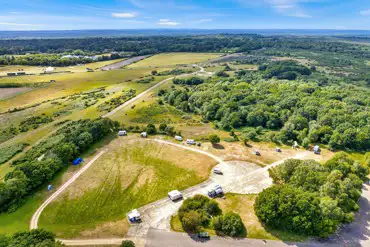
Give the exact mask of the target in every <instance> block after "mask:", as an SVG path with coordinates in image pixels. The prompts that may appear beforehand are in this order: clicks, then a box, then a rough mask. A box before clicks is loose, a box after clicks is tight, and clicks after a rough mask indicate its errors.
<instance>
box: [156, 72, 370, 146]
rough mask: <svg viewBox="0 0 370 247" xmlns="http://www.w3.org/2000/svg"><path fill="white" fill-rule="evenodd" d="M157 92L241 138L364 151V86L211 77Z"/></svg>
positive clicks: (369, 125) (369, 108)
mask: <svg viewBox="0 0 370 247" xmlns="http://www.w3.org/2000/svg"><path fill="white" fill-rule="evenodd" d="M258 73H260V72H257V76H258ZM252 75H253V74H252ZM161 95H162V98H163V101H164V102H167V103H168V104H170V105H173V106H175V107H177V108H178V109H180V110H182V111H184V112H192V113H196V114H200V115H202V117H203V121H204V122H209V121H212V122H214V124H215V126H216V127H217V128H220V129H223V130H228V131H230V130H233V129H237V130H239V131H240V132H241V133H242V137H243V138H244V139H245V140H250V139H258V138H262V139H263V140H266V141H273V142H280V143H285V144H293V143H294V141H297V142H298V143H300V144H301V145H303V146H304V147H308V146H309V145H310V144H316V143H322V144H325V145H329V147H330V148H332V149H349V150H358V151H361V150H369V149H370V98H369V97H368V96H369V92H368V90H367V89H366V88H359V87H355V86H351V85H340V86H339V85H331V84H328V85H320V83H317V82H303V81H300V80H295V81H286V80H275V79H271V80H266V79H263V78H261V77H259V76H258V77H256V78H254V79H253V80H248V81H245V80H244V77H241V78H240V77H239V78H238V77H237V78H229V79H227V78H220V77H213V78H210V79H207V80H206V81H205V82H204V83H202V84H200V85H196V86H187V85H182V86H181V87H176V88H171V89H169V90H167V91H166V92H162V94H161Z"/></svg>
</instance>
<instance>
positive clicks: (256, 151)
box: [253, 150, 261, 156]
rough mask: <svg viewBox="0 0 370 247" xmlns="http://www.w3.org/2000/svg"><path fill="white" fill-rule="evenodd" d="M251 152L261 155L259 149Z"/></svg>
mask: <svg viewBox="0 0 370 247" xmlns="http://www.w3.org/2000/svg"><path fill="white" fill-rule="evenodd" d="M253 154H255V155H257V156H261V153H260V151H258V150H254V151H253Z"/></svg>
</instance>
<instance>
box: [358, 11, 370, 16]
mask: <svg viewBox="0 0 370 247" xmlns="http://www.w3.org/2000/svg"><path fill="white" fill-rule="evenodd" d="M360 14H361V15H365V16H368V15H370V9H366V10H363V11H361V12H360Z"/></svg>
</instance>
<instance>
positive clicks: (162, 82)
mask: <svg viewBox="0 0 370 247" xmlns="http://www.w3.org/2000/svg"><path fill="white" fill-rule="evenodd" d="M195 66H197V67H199V68H200V70H199V71H196V72H193V73H190V74H182V75H178V76H173V77H170V78H167V79H165V80H163V81H160V82H158V83H157V84H155V85H153V86H152V87H150V88H148V89H147V90H145V91H144V92H142V93H140V94H138V95H136V96H135V97H134V98H132V99H130V100H128V101H126V102H125V103H123V104H122V105H120V106H118V107H117V108H115V109H113V110H112V111H111V112H108V113H107V114H105V115H103V116H102V117H103V118H107V117H110V116H113V115H114V114H115V113H116V112H118V111H120V110H122V109H123V108H125V107H127V106H128V105H130V104H131V103H133V102H135V101H137V100H138V99H140V98H141V97H143V96H144V95H146V94H147V93H149V92H151V91H153V90H154V89H156V88H157V87H159V86H161V85H162V84H164V83H166V82H168V81H171V80H173V79H174V78H181V77H185V76H189V75H197V74H198V73H204V72H205V70H204V68H203V67H200V66H198V65H195ZM206 75H207V76H209V75H208V74H206Z"/></svg>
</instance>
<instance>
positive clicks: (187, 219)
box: [181, 210, 201, 232]
mask: <svg viewBox="0 0 370 247" xmlns="http://www.w3.org/2000/svg"><path fill="white" fill-rule="evenodd" d="M200 218H201V216H200V214H199V213H198V212H197V211H193V210H192V211H189V212H186V213H184V215H183V216H182V218H181V224H182V227H183V228H184V230H185V231H187V232H195V231H197V230H198V228H199V227H200V225H201V219H200Z"/></svg>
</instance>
